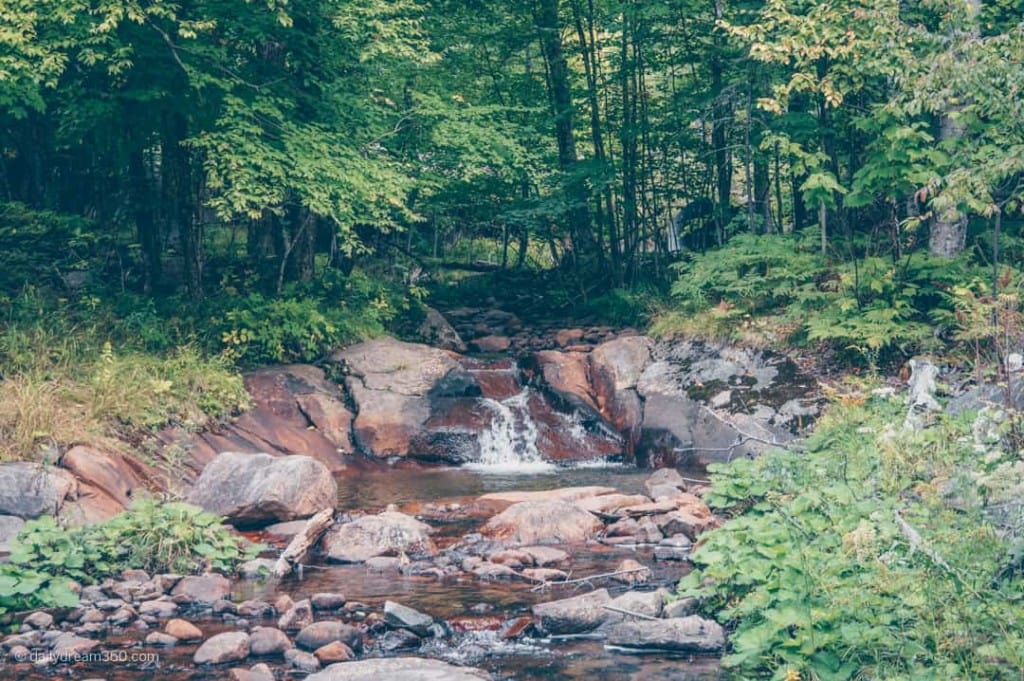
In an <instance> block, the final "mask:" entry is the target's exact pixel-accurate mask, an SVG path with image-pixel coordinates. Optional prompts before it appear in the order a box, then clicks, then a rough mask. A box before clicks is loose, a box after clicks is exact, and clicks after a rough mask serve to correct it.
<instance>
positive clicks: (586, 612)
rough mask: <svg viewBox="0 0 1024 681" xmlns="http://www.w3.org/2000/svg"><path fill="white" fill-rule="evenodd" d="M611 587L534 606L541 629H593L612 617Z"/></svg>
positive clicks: (580, 631) (557, 631)
mask: <svg viewBox="0 0 1024 681" xmlns="http://www.w3.org/2000/svg"><path fill="white" fill-rule="evenodd" d="M611 600H612V599H611V596H609V595H608V589H598V590H597V591H592V592H590V593H587V594H582V595H579V596H573V597H571V598H563V599H561V600H558V601H549V602H548V603H538V604H537V605H535V606H533V616H534V618H535V619H536V620H537V624H538V625H540V628H541V629H543V630H544V631H546V632H547V633H549V634H555V635H564V634H584V633H586V632H588V631H593V630H594V629H597V628H598V627H599V626H601V625H602V624H604V622H605V620H607V619H608V615H609V612H610V611H609V610H607V609H605V607H604V606H606V605H609V604H610V603H611Z"/></svg>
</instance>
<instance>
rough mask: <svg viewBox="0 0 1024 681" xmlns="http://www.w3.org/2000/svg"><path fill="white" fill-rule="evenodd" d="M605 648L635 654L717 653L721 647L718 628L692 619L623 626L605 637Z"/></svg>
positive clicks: (643, 621)
mask: <svg viewBox="0 0 1024 681" xmlns="http://www.w3.org/2000/svg"><path fill="white" fill-rule="evenodd" d="M608 645H609V646H612V647H616V648H625V649H628V650H632V651H636V652H644V651H651V652H654V651H666V650H667V651H672V652H678V653H717V652H719V651H721V650H722V648H724V647H725V631H724V630H723V629H722V627H721V625H720V624H718V623H717V622H712V621H711V620H706V619H703V618H701V617H698V616H696V615H690V616H688V617H674V618H672V619H662V620H637V621H635V622H623V623H621V624H617V625H615V626H614V627H612V629H611V631H610V632H609V633H608Z"/></svg>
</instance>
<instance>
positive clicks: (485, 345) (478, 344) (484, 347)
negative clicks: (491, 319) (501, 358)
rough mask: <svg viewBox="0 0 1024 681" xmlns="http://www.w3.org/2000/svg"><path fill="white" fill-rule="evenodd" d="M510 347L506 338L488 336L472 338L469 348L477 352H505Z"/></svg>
mask: <svg viewBox="0 0 1024 681" xmlns="http://www.w3.org/2000/svg"><path fill="white" fill-rule="evenodd" d="M511 345H512V341H510V340H509V338H508V336H496V335H488V336H481V337H480V338H474V339H473V340H472V341H470V343H469V347H470V348H472V349H473V350H475V351H477V352H505V351H506V350H508V349H509V346H511Z"/></svg>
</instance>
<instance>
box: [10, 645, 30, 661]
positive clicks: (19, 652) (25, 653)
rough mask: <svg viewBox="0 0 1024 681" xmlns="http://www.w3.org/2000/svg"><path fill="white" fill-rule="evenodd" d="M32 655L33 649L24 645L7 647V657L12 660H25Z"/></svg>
mask: <svg viewBox="0 0 1024 681" xmlns="http://www.w3.org/2000/svg"><path fill="white" fill-rule="evenodd" d="M31 656H32V651H31V650H30V649H29V648H27V647H25V646H22V645H16V646H11V647H10V648H8V649H7V659H8V660H10V661H11V662H25V661H27V660H28V659H29V658H30V657H31Z"/></svg>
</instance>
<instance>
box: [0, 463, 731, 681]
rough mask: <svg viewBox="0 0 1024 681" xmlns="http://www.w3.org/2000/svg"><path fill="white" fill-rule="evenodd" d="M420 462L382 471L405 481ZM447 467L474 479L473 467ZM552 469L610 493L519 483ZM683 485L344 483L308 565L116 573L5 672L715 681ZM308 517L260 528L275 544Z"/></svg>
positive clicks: (29, 636) (625, 478)
mask: <svg viewBox="0 0 1024 681" xmlns="http://www.w3.org/2000/svg"><path fill="white" fill-rule="evenodd" d="M417 473H418V472H417V471H407V472H403V471H392V472H390V473H389V474H388V475H390V476H391V477H393V478H395V479H396V481H397V482H398V487H399V489H402V488H403V482H402V478H403V477H414V476H415V475H416V474H417ZM452 474H453V475H455V476H456V479H457V480H461V482H457V483H455V484H456V486H460V487H461V486H464V485H465V483H466V482H467V478H466V472H463V471H452ZM558 478H563V479H564V480H563V481H567V482H581V483H583V482H592V481H594V479H595V478H600V479H604V480H607V481H614V482H616V483H617V484H616V486H614V487H613V486H607V485H605V486H601V485H584V484H580V485H573V486H569V487H558V488H555V489H546V490H545V489H540V490H538V489H533V490H521V489H510V488H512V487H524V486H525V487H545V486H547V485H549V484H551V483H554V482H556V481H557V480H558ZM683 478H684V476H680V475H679V473H677V472H675V471H670V470H662V471H658V472H656V473H655V474H654V475H653V476H650V477H648V474H643V475H639V474H637V473H636V472H635V471H632V470H630V469H625V468H612V469H606V470H600V469H583V470H563V471H560V472H559V473H558V475H554V474H552V475H550V476H540V479H539V480H529V479H523V478H519V479H518V483H519V484H518V485H517V484H516V483H517V480H516V478H515V477H514V476H507V475H506V476H498V478H497V479H489V478H488V476H487V475H486V474H479V475H478V476H477V478H476V480H477V483H476V486H477V487H478V488H484V489H486V488H488V487H491V488H494V489H497V490H498V491H492V492H488V493H484V494H479V495H474V496H465V495H459V496H452V497H447V498H438V497H437V495H436V494H435V492H436V491H437V489H436V486H435V485H432V484H430V482H429V481H428V482H427V483H426V484H423V481H422V480H421V481H420V482H421V484H420V487H419V490H420V494H419V495H418V496H419V497H420V498H419V499H418V500H417V499H412V498H410V495H409V493H408V492H406V493H405V495H404V496H405V498H404V499H403V500H402V504H401V506H400V507H396V506H387V505H385V506H384V507H383V508H379V509H378V508H374V507H375V506H377V505H379V504H380V503H383V502H385V501H386V499H387V498H388V496H389V495H388V489H387V485H388V479H387V475H385V474H368V475H367V476H366V478H365V479H364V484H363V485H361V489H360V491H359V493H358V494H356V493H354V492H353V491H352V490H351V488H348V489H346V487H344V486H343V487H342V493H341V496H340V500H341V504H342V508H341V509H339V514H338V519H337V523H336V524H335V525H334V526H333V527H332V528H331V530H329V532H328V533H327V535H325V537H324V539H323V542H322V550H323V551H322V555H321V556H320V557H318V558H317V559H315V560H313V561H312V562H311V563H310V564H309V565H308V566H306V567H305V568H304V569H303V570H302V575H301V576H299V575H291V576H289V577H287V578H285V579H284V580H281V581H275V580H271V579H267V578H266V577H265V576H264V569H265V568H266V567H267V565H268V564H269V562H270V558H272V557H273V555H274V553H275V552H274V551H273V550H271V551H270V553H269V555H268V559H264V560H257V561H254V562H253V563H251V564H248V565H246V566H245V570H244V572H245V573H247V574H248V575H249V576H246V577H240V578H237V579H228V578H227V577H225V576H222V575H216V574H208V575H199V576H185V577H181V576H176V575H146V574H144V573H141V572H130V573H126V574H125V575H123V576H122V579H119V580H109V581H107V582H104V583H103V584H100V585H97V586H90V587H85V588H84V589H82V593H81V605H80V606H79V607H77V608H75V609H72V610H65V611H55V612H46V613H44V612H38V613H32V614H31V615H29V616H27V617H25V618H24V619H23V620H22V622H21V625H20V627H21V631H20V632H19V633H16V634H12V635H9V636H7V637H6V638H5V639H3V641H2V643H0V645H2V648H3V650H4V654H5V661H4V663H3V667H2V669H0V674H2V675H3V677H4V678H25V679H36V678H39V679H42V678H53V677H54V676H57V675H60V676H62V677H67V676H70V677H71V678H105V679H111V680H112V679H146V678H157V677H158V678H177V679H220V678H236V679H271V678H279V679H280V678H286V677H287V678H296V677H301V676H305V675H307V674H309V677H308V678H310V679H334V678H338V679H350V678H351V679H361V678H395V679H409V680H410V681H411V680H413V679H435V678H436V679H439V680H440V679H460V678H467V679H468V678H496V679H497V678H509V679H570V678H585V677H592V678H596V679H625V678H638V679H639V678H643V679H657V678H665V679H669V678H671V679H681V678H692V679H709V678H717V665H716V662H715V657H714V655H715V654H716V653H717V651H718V650H720V648H721V647H722V646H723V645H724V636H723V633H722V631H721V628H720V627H718V625H717V624H715V623H713V622H708V621H705V620H702V619H701V618H699V617H696V616H694V615H692V608H693V604H692V603H688V602H686V601H678V600H673V598H672V596H671V589H672V586H673V585H674V584H675V582H676V581H677V580H678V579H679V577H680V576H682V575H683V574H685V572H686V570H687V569H688V566H687V562H686V558H687V556H688V553H689V549H690V546H691V545H692V542H693V540H694V539H695V538H696V537H697V536H698V535H699V533H700V532H701V531H703V530H704V529H706V528H708V527H711V526H713V525H714V524H715V522H716V521H715V519H714V518H713V517H712V516H711V514H710V513H709V511H708V510H707V508H706V506H704V504H703V503H702V502H701V501H700V499H699V496H698V495H699V493H700V492H701V491H702V488H701V486H700V485H698V484H694V483H690V482H687V480H685V479H683ZM443 480H444V472H443V471H436V472H435V473H434V481H435V482H439V483H440V482H443ZM404 482H405V483H408V482H409V481H408V480H405V481H404ZM468 486H469V487H472V486H473V485H472V484H471V485H468ZM405 489H413V488H412V487H411V486H410V487H407V488H405ZM695 492H696V493H697V494H695ZM354 503H359V504H361V505H363V508H362V509H361V512H355V509H354V508H352V504H354ZM367 506H369V507H367ZM375 511H376V512H375ZM300 525H304V522H301V521H300V522H298V523H295V522H291V523H284V524H279V525H277V526H274V525H272V526H269V527H267V528H265V529H263V530H261V531H260V538H262V539H264V540H266V541H268V542H271V543H272V545H278V546H279V545H283V543H284V542H286V541H287V540H288V539H289V537H290V535H291V533H292V532H294V531H296V530H297V529H299V526H300ZM396 658H398V659H397V660H396ZM407 658H417V659H420V658H422V659H426V658H429V659H430V660H433V662H421V661H416V662H413V661H410V660H408V659H407ZM403 665H406V666H403ZM473 670H476V671H473Z"/></svg>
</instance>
